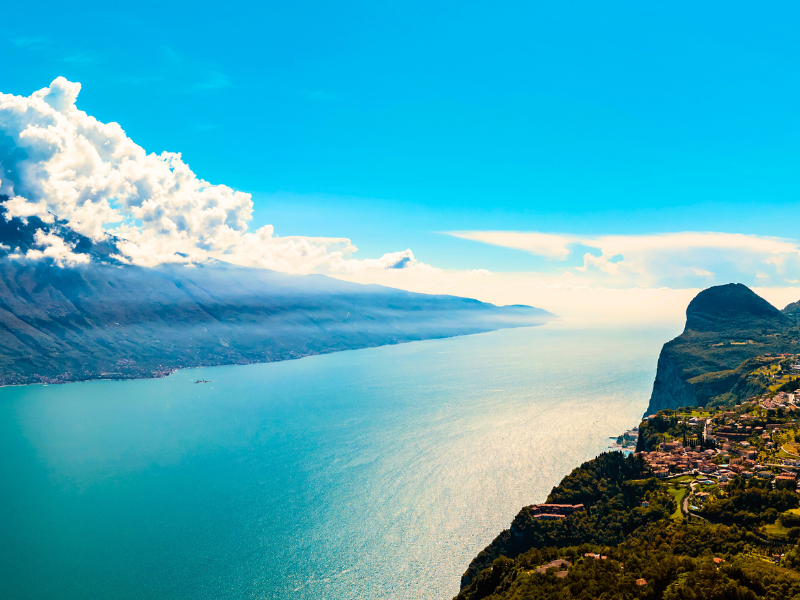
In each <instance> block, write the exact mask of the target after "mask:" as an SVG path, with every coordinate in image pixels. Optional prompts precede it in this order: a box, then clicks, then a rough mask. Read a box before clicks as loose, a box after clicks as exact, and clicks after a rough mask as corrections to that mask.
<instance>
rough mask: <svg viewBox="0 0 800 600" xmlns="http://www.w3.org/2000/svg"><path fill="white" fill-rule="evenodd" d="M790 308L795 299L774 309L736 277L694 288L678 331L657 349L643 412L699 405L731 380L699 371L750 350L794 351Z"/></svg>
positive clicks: (738, 360) (730, 366) (724, 367)
mask: <svg viewBox="0 0 800 600" xmlns="http://www.w3.org/2000/svg"><path fill="white" fill-rule="evenodd" d="M796 308H797V307H796V303H795V304H790V305H789V306H788V307H786V309H784V311H780V310H778V309H777V308H775V307H774V306H772V305H771V304H770V303H769V302H767V301H766V300H764V299H763V298H761V297H760V296H758V295H757V294H756V293H754V292H753V291H752V290H750V289H749V288H748V287H747V286H745V285H742V284H740V283H730V284H727V285H720V286H716V287H712V288H708V289H707V290H703V291H702V292H700V293H699V294H698V295H697V296H696V297H695V298H694V299H693V300H692V301H691V302H690V303H689V306H688V307H687V309H686V326H685V328H684V330H683V333H681V335H679V336H678V337H676V338H675V339H673V340H671V341H669V342H667V343H666V344H664V347H663V348H662V350H661V355H660V356H659V359H658V368H657V371H656V378H655V382H654V383H653V392H652V394H651V396H650V404H649V406H648V407H647V411H646V413H645V415H649V414H653V413H656V412H657V411H659V410H662V409H665V408H678V407H680V406H690V405H698V406H702V405H705V403H706V402H707V401H708V400H709V398H711V397H713V396H715V395H718V394H721V393H723V392H725V391H726V390H725V389H723V388H725V386H726V385H727V384H728V382H730V385H733V382H735V381H736V378H735V377H730V378H727V377H724V376H722V375H720V376H719V377H714V378H711V379H709V378H707V377H705V378H704V377H702V376H705V375H708V374H710V373H720V374H722V373H723V372H725V371H732V370H735V369H736V368H737V367H738V366H739V365H741V364H742V363H743V362H744V361H746V360H747V359H749V358H753V357H755V356H761V355H764V354H770V353H779V352H800V344H798V343H797V342H798V337H800V335H799V334H798V330H797V320H796V316H795V312H796Z"/></svg>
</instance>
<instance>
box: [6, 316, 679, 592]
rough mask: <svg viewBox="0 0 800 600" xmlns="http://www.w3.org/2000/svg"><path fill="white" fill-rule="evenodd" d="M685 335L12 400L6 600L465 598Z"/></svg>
mask: <svg viewBox="0 0 800 600" xmlns="http://www.w3.org/2000/svg"><path fill="white" fill-rule="evenodd" d="M675 333H676V332H675V331H665V330H610V329H604V330H600V329H598V330H580V329H573V328H570V327H568V326H567V325H564V324H561V323H551V324H548V325H546V326H543V327H536V328H525V329H512V330H504V331H498V332H493V333H487V334H480V335H473V336H466V337H460V338H450V339H445V340H431V341H424V342H414V343H409V344H401V345H397V346H386V347H381V348H371V349H366V350H356V351H348V352H339V353H335V354H328V355H323V356H314V357H307V358H303V359H300V360H294V361H286V362H280V363H271V364H262V365H248V366H235V367H213V368H206V369H192V370H186V371H179V372H177V373H175V374H174V375H172V376H170V377H167V378H163V379H157V380H138V381H125V382H112V381H96V382H87V383H75V384H68V385H61V386H25V387H14V388H3V389H0V451H1V452H2V457H3V459H2V461H0V485H2V492H1V493H0V514H2V519H0V589H2V590H3V594H2V596H3V598H5V599H18V598H19V599H22V598H25V599H30V598H42V599H48V600H55V599H78V598H81V599H83V598H115V599H142V598H170V599H187V600H188V599H192V600H201V599H203V600H205V599H209V600H210V599H218V598H235V599H240V598H241V599H261V598H266V599H273V598H274V599H284V598H286V599H298V600H300V599H312V598H313V599H319V598H329V599H335V600H351V599H367V598H369V599H376V598H379V599H384V598H385V599H422V598H426V599H427V598H432V599H445V598H452V597H453V596H454V595H455V594H456V593H457V592H458V586H459V579H460V576H461V574H462V573H463V571H464V570H465V569H466V567H467V565H468V563H469V561H470V560H471V559H472V558H473V557H474V556H475V555H476V554H477V553H478V552H479V551H480V550H481V549H482V548H483V547H485V546H486V545H487V544H488V543H489V542H490V541H491V540H492V539H493V538H494V537H495V536H496V535H497V534H498V533H499V532H500V531H501V530H502V529H504V528H506V527H507V526H508V525H509V523H510V522H511V519H512V518H513V517H514V515H516V513H517V512H518V511H519V509H520V508H521V507H522V506H523V505H526V504H531V503H535V502H541V501H543V500H544V499H545V497H546V496H547V493H548V492H549V491H550V489H551V488H552V486H553V485H555V484H557V483H558V482H559V481H560V480H561V478H562V477H563V476H564V475H566V474H567V473H568V472H569V471H570V470H571V469H572V468H573V467H575V466H577V465H578V464H580V463H581V462H583V461H585V460H587V459H590V458H592V457H594V456H595V455H597V454H598V453H599V452H602V451H603V450H604V449H606V448H607V446H608V445H609V443H610V442H611V440H609V439H608V438H609V436H616V435H618V434H620V433H622V431H623V430H625V429H628V428H630V427H633V426H634V425H636V424H637V423H638V420H639V418H640V417H641V415H642V413H643V411H644V410H645V408H646V406H647V400H648V398H649V394H650V389H651V386H652V382H653V379H654V377H655V371H656V361H657V358H658V352H659V349H660V347H661V344H663V343H664V342H665V341H666V340H668V339H670V338H671V337H673V336H674V335H675ZM197 379H206V380H210V382H209V383H199V384H198V383H194V381H195V380H197Z"/></svg>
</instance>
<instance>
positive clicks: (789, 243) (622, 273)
mask: <svg viewBox="0 0 800 600" xmlns="http://www.w3.org/2000/svg"><path fill="white" fill-rule="evenodd" d="M450 235H452V236H454V237H458V238H461V239H467V240H472V241H475V242H480V243H484V244H490V245H494V246H500V247H504V248H513V249H516V250H522V251H524V252H528V253H530V254H533V255H536V256H542V257H546V258H548V259H551V260H553V261H556V264H555V265H554V266H553V268H554V269H558V268H561V269H562V270H565V271H566V272H573V273H575V274H578V273H580V274H582V275H583V276H587V277H592V278H593V279H594V280H595V281H596V282H597V283H599V284H603V285H614V286H640V287H645V286H669V287H693V286H696V285H704V284H705V285H707V284H709V283H710V282H725V281H730V280H734V281H742V280H744V281H746V282H750V283H762V284H763V283H765V282H769V283H771V284H774V285H782V284H786V283H789V282H791V281H792V280H794V279H796V278H797V275H798V274H799V273H800V245H798V242H797V241H796V240H788V239H783V238H776V237H767V236H757V235H747V234H741V233H725V232H693V231H686V232H675V233H659V234H651V235H602V236H581V235H574V234H558V233H540V232H518V231H457V232H450ZM586 248H589V249H591V250H593V252H586ZM578 251H580V252H583V254H582V256H581V258H582V261H583V264H581V265H578V266H572V267H559V266H558V262H561V261H565V260H567V259H568V258H570V257H573V256H575V254H576V253H577V252H578Z"/></svg>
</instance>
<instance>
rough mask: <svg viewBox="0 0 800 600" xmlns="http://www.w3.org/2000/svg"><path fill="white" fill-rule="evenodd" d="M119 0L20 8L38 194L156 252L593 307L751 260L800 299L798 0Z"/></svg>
mask: <svg viewBox="0 0 800 600" xmlns="http://www.w3.org/2000/svg"><path fill="white" fill-rule="evenodd" d="M117 4H119V3H117ZM117 4H114V3H106V2H104V3H100V2H96V3H94V2H79V3H71V4H70V3H61V2H59V3H55V2H52V3H50V2H32V3H26V4H25V5H24V6H23V5H22V4H20V3H16V4H12V5H10V6H8V7H5V8H4V19H3V21H2V23H0V57H2V59H3V60H2V64H3V69H2V71H0V92H2V93H3V94H4V96H2V98H3V99H5V104H4V106H5V112H4V113H3V112H2V110H0V113H1V114H0V132H1V133H2V134H3V137H0V159H2V160H3V161H4V162H3V165H4V169H5V172H6V175H5V177H3V176H2V175H0V193H7V194H9V195H11V196H15V197H17V198H19V200H18V201H17V203H16V204H15V205H14V206H15V207H16V208H15V209H14V210H17V211H19V214H37V213H36V211H42V210H45V208H46V209H47V210H52V211H54V212H56V213H57V214H59V215H60V216H65V217H68V218H70V220H71V221H74V222H76V223H78V226H77V227H78V228H82V230H83V231H84V232H85V233H87V234H90V235H94V236H97V235H101V232H102V231H110V232H113V233H115V234H117V235H122V236H123V237H125V239H127V240H128V241H129V245H128V248H127V249H126V256H127V257H128V258H129V259H130V260H131V261H132V262H138V263H140V264H156V263H158V262H163V261H166V260H180V259H186V260H194V259H199V258H202V257H203V256H206V255H211V256H215V257H219V258H222V259H223V260H226V259H227V260H231V261H232V262H239V263H242V264H252V265H253V266H261V267H265V268H277V269H280V270H285V271H290V272H298V273H306V272H321V273H325V274H328V275H332V276H335V277H340V278H343V279H349V280H351V281H357V282H362V283H382V284H385V285H392V286H396V287H403V288H405V289H412V290H415V291H424V292H435V293H453V294H458V295H465V296H472V297H477V298H479V299H482V300H487V301H491V302H495V303H500V304H506V303H525V304H532V305H535V306H541V307H543V308H546V309H548V310H551V311H553V312H555V313H558V314H561V315H564V316H565V317H567V318H572V319H594V320H599V321H606V322H619V321H626V320H629V321H630V320H633V321H641V322H655V321H664V320H666V321H670V322H673V321H681V320H682V314H683V311H684V309H685V306H686V303H687V302H688V300H689V299H691V297H692V296H693V295H694V294H695V293H696V292H697V291H698V290H699V289H702V288H704V287H708V286H709V285H716V284H720V283H728V282H730V281H737V282H742V283H745V284H747V285H750V286H751V287H754V288H757V289H758V290H759V292H760V293H762V294H763V295H764V296H765V297H767V299H769V300H770V301H772V302H774V303H775V304H776V305H778V306H779V307H782V306H783V305H784V304H786V303H787V302H789V301H793V300H797V299H800V250H798V248H799V247H800V244H799V243H798V239H800V230H798V226H797V224H798V223H800V218H798V217H800V208H799V207H798V202H797V195H798V188H799V187H800V180H799V179H798V171H799V169H800V163H799V162H798V158H800V144H799V143H798V140H800V136H798V129H800V118H799V117H798V111H797V110H796V99H797V98H798V97H800V94H799V93H798V92H800V80H799V76H800V75H799V72H798V69H797V66H796V65H797V60H798V53H799V51H800V38H798V36H797V35H796V24H797V23H798V17H800V14H798V13H800V7H798V6H797V5H796V4H794V3H789V2H775V3H770V4H769V5H766V6H765V5H756V4H753V3H745V2H725V3H722V2H703V3H689V2H676V3H669V4H656V3H642V2H615V3H602V4H601V3H590V2H562V3H538V2H524V3H485V2H484V3H477V2H431V1H428V2H424V3H415V2H402V3H400V2H382V3H374V2H370V3H366V2H365V3H359V2H346V3H344V2H335V3H334V2H331V3H323V2H302V1H299V2H291V3H270V2H265V3H240V2H226V3H218V2H217V3H208V2H193V3H191V4H189V3H178V2H173V3H163V2H159V3H156V2H137V3H135V4H128V5H119V6H118V5H117ZM58 77H63V78H64V79H63V80H58V81H60V82H62V83H58V84H55V86H53V85H51V84H52V83H53V82H54V81H56V80H57V78H58ZM78 83H79V84H80V87H78V88H75V87H74V84H78ZM44 89H48V90H50V92H52V93H50V95H49V96H48V92H45V93H42V94H40V95H39V96H35V93H36V92H37V91H38V90H44ZM53 90H56V91H53ZM56 92H57V93H56ZM48 97H49V98H51V99H53V98H54V99H55V100H53V101H52V102H51V103H50V104H48V100H47V99H46V98H48ZM15 99H17V100H15ZM22 99H25V102H22ZM0 103H2V101H0ZM43 103H44V104H43ZM59 103H60V104H59ZM45 104H46V106H45ZM53 104H59V105H58V106H53ZM59 110H60V111H61V112H59ZM53 111H55V112H53ZM56 113H58V115H61V116H58V115H57V114H56ZM3 115H5V116H3ZM81 115H82V116H81ZM87 119H88V120H87ZM89 121H91V122H92V123H96V124H95V125H91V126H90V125H87V123H89ZM112 123H117V124H118V126H115V127H116V128H114V127H111V126H110V125H109V124H112ZM26 127H27V128H34V129H35V130H36V131H49V132H50V133H49V134H48V135H51V136H55V137H54V138H53V139H50V138H49V137H48V138H47V140H45V139H44V137H46V136H44V137H43V135H44V134H42V135H39V134H36V135H32V134H31V131H33V130H32V129H28V130H27V133H25V131H26V129H25V128H26ZM87 128H88V129H87ZM112 129H113V131H112ZM89 130H91V131H94V132H95V133H94V134H92V135H97V136H101V137H102V139H103V140H104V141H103V144H106V145H108V144H111V145H112V146H113V147H114V148H116V151H115V152H116V154H114V155H113V156H111V155H109V156H105V155H104V154H103V150H102V149H100V146H99V145H98V144H100V142H98V141H97V140H98V139H100V138H92V137H91V136H90V135H89V134H87V133H86V131H89ZM87 136H88V137H87ZM34 138H35V141H36V144H38V146H35V148H34V145H32V144H34V142H33V141H32V140H33V139H34ZM56 138H57V140H56ZM54 140H56V141H54ZM45 142H46V143H45ZM93 144H94V146H93V147H91V148H90V147H89V146H92V145H93ZM45 146H47V147H46V148H45ZM87 148H88V149H87ZM34 150H35V151H34ZM163 152H169V153H180V157H179V158H178V157H177V156H176V155H174V154H170V155H169V156H166V155H162V153H163ZM2 153H4V154H2ZM37 153H38V154H37ZM3 157H5V158H3ZM21 157H23V158H21ZM12 163H13V164H12ZM78 164H80V165H82V166H81V167H80V168H78V167H76V166H75V165H78ZM87 165H90V166H87ZM42 172H46V173H47V177H45V178H43V177H42V176H41V173H42ZM99 180H102V182H103V183H102V185H100V184H98V181H99ZM143 181H147V182H148V183H147V185H143V184H142V183H141V182H143ZM3 186H5V187H3ZM134 188H135V190H136V191H135V193H134V192H132V191H131V190H132V189H134ZM65 189H69V190H70V191H69V193H67V192H65V191H64V190H65ZM87 190H90V191H87ZM174 190H178V191H177V192H175V191H174ZM87 194H88V196H87ZM148 194H149V196H148ZM87 197H91V200H90V201H89V202H88V203H87V202H86V198H87ZM212 204H213V206H211V205H212ZM48 252H49V253H50V254H49V255H50V256H62V255H63V256H64V257H66V258H65V260H67V259H69V256H68V254H69V249H68V248H64V247H63V245H59V241H58V240H52V239H49V240H46V239H42V255H48V254H47V253H48ZM182 255H186V256H182ZM170 257H172V258H170ZM175 257H179V258H178V259H175Z"/></svg>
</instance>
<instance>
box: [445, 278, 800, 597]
mask: <svg viewBox="0 0 800 600" xmlns="http://www.w3.org/2000/svg"><path fill="white" fill-rule="evenodd" d="M794 306H795V305H790V306H789V307H787V309H785V310H784V311H778V310H777V309H775V308H774V307H772V306H771V305H769V304H768V303H767V302H766V301H764V300H763V299H761V298H759V297H758V296H757V295H755V294H754V293H753V292H751V291H750V290H749V289H747V288H746V287H745V286H741V285H730V286H720V287H718V288H711V289H709V290H705V291H703V292H701V293H700V294H699V295H698V296H697V297H696V298H695V299H694V300H693V301H692V303H691V304H690V305H689V309H688V310H687V324H686V329H685V331H684V333H683V334H682V335H681V336H679V338H677V339H676V340H673V341H671V342H669V343H668V344H666V345H665V347H664V350H663V351H662V354H661V359H660V360H659V374H658V376H657V378H656V385H655V386H654V397H655V398H656V400H655V403H654V401H653V399H651V408H653V406H654V404H655V405H656V407H657V408H658V410H656V411H655V412H653V413H651V414H648V415H647V416H646V417H645V418H644V419H643V420H642V422H641V423H640V424H639V425H638V427H635V428H633V429H631V430H629V431H628V432H626V433H625V434H623V435H622V436H620V438H618V444H619V445H621V446H624V447H630V448H635V451H634V452H608V453H604V454H601V455H600V456H598V457H597V458H595V459H593V460H590V461H588V462H586V463H584V464H583V465H581V466H580V467H578V468H576V469H574V470H573V471H572V473H570V474H569V475H568V476H567V477H565V478H564V479H563V480H562V481H561V483H560V484H559V485H557V486H556V487H555V488H553V490H552V491H551V492H550V494H549V496H548V497H547V499H546V500H545V502H544V503H543V504H538V505H532V506H527V507H524V508H523V509H522V510H521V511H520V512H519V514H518V515H517V516H516V518H515V519H514V520H513V522H512V523H511V526H510V527H509V528H508V529H507V530H505V531H503V532H501V533H500V535H498V536H497V538H495V540H494V541H493V542H492V543H491V544H489V545H488V546H487V547H486V548H485V549H484V550H483V551H481V552H480V553H479V554H478V555H477V556H476V557H475V558H474V559H473V561H472V562H471V563H470V565H469V567H468V568H467V570H466V572H465V573H464V575H463V576H462V579H461V591H460V593H459V594H458V596H457V597H456V599H457V600H481V599H484V598H492V599H493V600H512V599H514V600H528V599H530V600H534V599H535V600H550V599H553V600H555V599H566V598H586V599H587V600H588V599H594V598H615V599H616V598H631V599H632V598H641V599H645V598H648V599H665V600H666V599H668V600H673V599H687V600H688V599H695V598H703V599H720V600H722V599H727V598H743V599H744V598H747V599H762V598H763V599H770V600H772V599H774V600H778V599H794V600H797V599H800V545H798V542H800V494H798V493H797V481H798V472H800V389H798V388H800V348H796V349H795V350H796V352H795V353H792V352H788V351H787V350H788V349H789V348H791V347H792V346H793V345H794V344H796V343H797V342H796V339H795V333H796V321H795V314H794V312H795V311H794V309H793V307H794ZM667 367H668V368H669V372H666V368H667ZM726 367H727V368H726ZM730 367H733V368H730ZM687 399H688V400H692V402H686V403H685V404H683V405H681V404H679V403H680V402H681V401H685V400H687ZM659 402H665V403H668V404H671V405H673V406H672V407H666V408H665V407H658V406H657V404H658V403H659Z"/></svg>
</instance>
